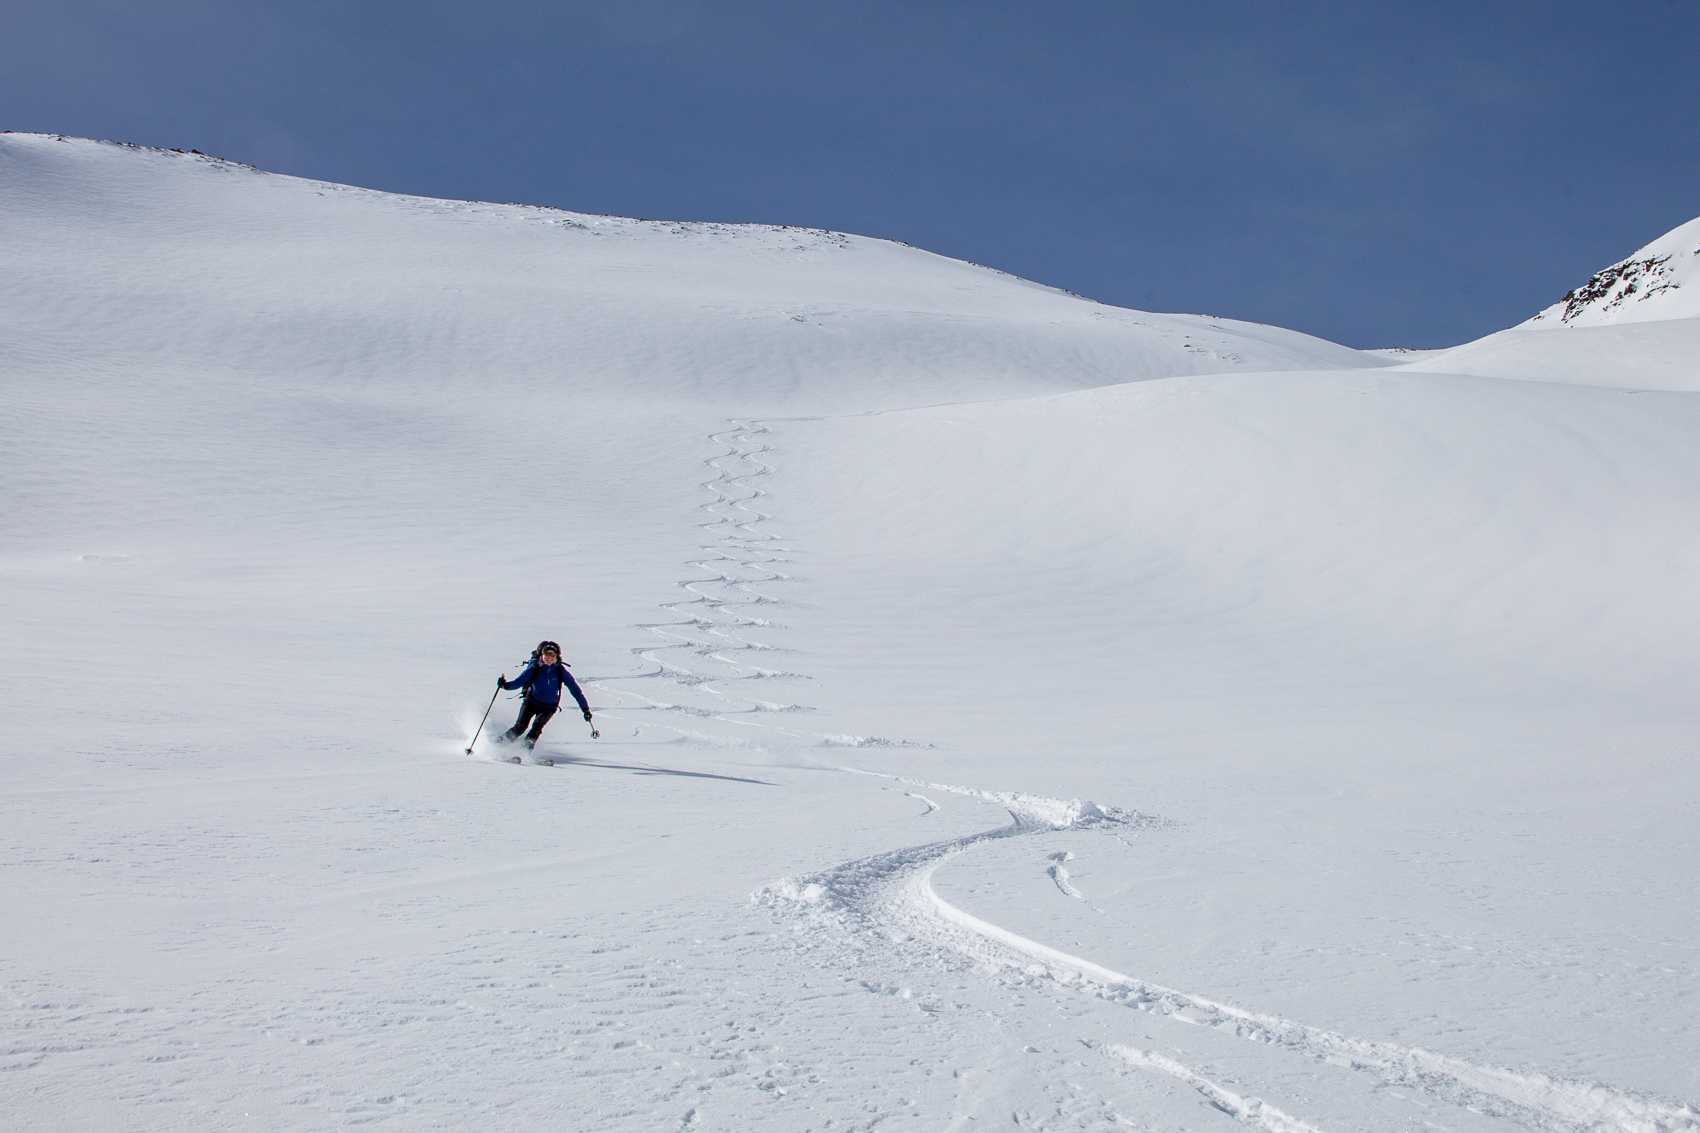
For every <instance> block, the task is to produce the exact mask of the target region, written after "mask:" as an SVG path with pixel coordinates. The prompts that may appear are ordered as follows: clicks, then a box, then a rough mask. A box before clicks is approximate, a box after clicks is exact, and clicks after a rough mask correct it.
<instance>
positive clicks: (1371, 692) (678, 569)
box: [0, 134, 1700, 1133]
mask: <svg viewBox="0 0 1700 1133" xmlns="http://www.w3.org/2000/svg"><path fill="white" fill-rule="evenodd" d="M1012 222H1018V220H1015V219H1012ZM1693 227H1694V226H1692V225H1690V226H1686V227H1685V228H1683V229H1679V230H1678V231H1677V233H1676V234H1673V235H1672V237H1670V238H1667V241H1676V240H1677V239H1678V237H1680V238H1681V239H1682V240H1687V241H1688V242H1689V243H1693V242H1694V238H1695V234H1694V232H1693ZM1683 233H1688V235H1687V236H1682V235H1681V234H1683ZM1663 246H1664V245H1663V243H1661V244H1657V245H1653V246H1650V247H1654V248H1655V249H1659V248H1663ZM1677 251H1680V249H1677V248H1675V245H1674V244H1673V245H1672V250H1671V251H1670V254H1671V255H1672V256H1673V257H1674V256H1675V255H1676V252H1677ZM1659 254H1661V255H1662V254H1665V253H1664V252H1663V251H1661V252H1660V253H1659ZM1643 258H1647V257H1643ZM1654 258H1656V257H1654ZM1671 262H1672V263H1674V262H1676V261H1675V259H1674V258H1673V260H1672V261H1671ZM1670 282H1673V283H1674V284H1680V285H1688V286H1686V288H1684V287H1681V286H1677V287H1673V288H1672V289H1671V290H1667V291H1664V292H1661V293H1660V294H1659V297H1658V298H1659V299H1660V300H1661V301H1662V302H1664V303H1665V304H1666V305H1667V307H1668V308H1669V309H1668V311H1667V314H1666V316H1664V317H1662V318H1661V319H1658V320H1648V319H1645V318H1641V319H1629V318H1627V317H1626V316H1623V315H1622V314H1621V313H1619V314H1616V315H1613V316H1612V317H1604V316H1602V317H1600V318H1594V317H1592V315H1590V317H1589V318H1588V319H1573V320H1571V321H1570V322H1566V321H1564V320H1562V319H1558V318H1556V317H1555V318H1548V319H1545V320H1544V321H1542V322H1539V323H1535V324H1532V325H1531V324H1526V325H1525V327H1522V328H1517V329H1515V330H1512V331H1507V332H1503V333H1502V334H1500V335H1494V336H1490V337H1489V338H1487V339H1484V340H1482V342H1480V343H1474V344H1469V345H1466V346H1463V347H1459V348H1456V349H1454V350H1450V351H1441V352H1419V353H1414V354H1410V355H1403V356H1402V355H1399V354H1397V353H1390V352H1357V351H1352V350H1349V349H1346V348H1344V347H1340V346H1337V345H1334V344H1331V343H1327V342H1322V341H1319V340H1317V339H1314V338H1309V337H1306V336H1304V335H1300V334H1296V333H1293V332H1289V331H1282V330H1277V329H1274V328H1270V327H1262V326H1254V325H1250V324H1245V323H1237V322H1233V321H1230V320H1221V319H1211V318H1206V317H1202V316H1183V315H1156V314H1146V313H1142V312H1134V311H1124V310H1119V309H1116V308H1112V307H1106V306H1103V305H1100V304H1097V303H1093V302H1090V301H1088V300H1084V299H1081V298H1078V297H1074V296H1070V295H1068V294H1066V293H1062V292H1058V291H1055V290H1052V289H1049V288H1044V287H1040V286H1037V285H1034V284H1031V283H1027V282H1024V281H1022V280H1019V279H1015V278H1013V277H1010V276H1007V275H1003V274H1000V273H997V272H993V271H990V270H988V269H985V268H979V267H975V266H972V265H966V264H962V263H958V262H955V261H951V260H947V259H944V258H941V257H938V256H934V255H930V254H928V253H925V252H922V251H919V250H916V249H912V248H907V247H903V246H901V245H896V244H891V243H887V242H882V241H878V240H870V239H864V238H860V237H853V236H842V235H838V234H833V233H825V232H815V231H803V230H798V229H784V228H768V227H761V226H735V225H716V224H672V223H657V222H645V221H632V220H622V219H617V218H609V217H592V216H582V215H577V214H571V213H563V212H556V211H551V210H546V209H537V208H529V207H522V206H514V205H486V204H463V203H456V202H446V201H434V200H425V199H420V198H412V197H401V196H392V195H388V194H383V193H378V192H372V191H367V190H360V189H351V188H347V187H345V186H337V185H327V184H321V183H317V182H311V181H304V180H299V179H294V178H288V177H281V176H275V175H269V174H263V173H259V172H257V171H254V170H250V169H248V168H246V167H242V166H235V165H231V164H228V163H224V162H219V161H216V160H214V159H210V158H204V157H201V156H198V155H193V154H190V155H183V154H176V153H167V152H161V151H156V150H145V149H138V148H134V147H124V146H116V145H112V144H108V143H97V142H90V141H83V140H77V139H65V138H57V137H49V136H43V135H18V134H11V135H5V136H0V375H3V381H4V401H3V403H0V410H3V411H0V485H3V491H4V495H3V497H0V498H3V501H4V507H3V510H0V523H3V527H0V538H3V543H0V586H3V588H4V589H3V596H4V605H3V609H4V611H5V613H4V621H3V622H0V626H3V628H4V646H5V648H4V649H3V650H0V676H3V680H0V696H3V697H4V705H5V712H4V722H5V727H6V736H5V743H4V745H3V746H0V799H3V804H0V805H3V808H4V809H3V812H0V847H3V853H0V886H3V888H0V894H3V905H0V907H3V910H4V913H3V915H0V989H3V994H0V1113H3V1114H4V1115H5V1118H4V1125H5V1127H6V1128H7V1129H14V1128H15V1129H27V1130H90V1131H92V1130H101V1131H110V1130H227V1129H232V1128H256V1129H266V1130H322V1129H340V1128H344V1127H353V1126H367V1125H372V1126H378V1127H385V1128H394V1129H402V1130H412V1129H418V1130H429V1129H455V1130H465V1129H477V1130H498V1131H505V1130H586V1131H589V1130H617V1131H627V1130H632V1131H636V1130H697V1131H710V1130H726V1131H740V1133H742V1131H771V1133H791V1131H801V1130H875V1129H877V1130H939V1131H943V1130H953V1131H964V1130H974V1129H994V1128H997V1129H1006V1128H1019V1129H1049V1130H1075V1129H1089V1130H1108V1129H1142V1130H1162V1131H1171V1130H1173V1131H1179V1130H1211V1129H1220V1130H1230V1129H1234V1128H1241V1127H1251V1128H1255V1129H1260V1130H1266V1131H1269V1133H1293V1131H1298V1133H1309V1131H1321V1133H1348V1131H1353V1130H1361V1131H1378V1133H1380V1131H1397V1130H1410V1131H1412V1133H1419V1131H1428V1130H1457V1131H1466V1133H1475V1131H1482V1133H1487V1131H1514V1130H1539V1131H1546V1133H1583V1131H1587V1133H1601V1131H1625V1133H1631V1131H1632V1133H1667V1131H1679V1130H1688V1131H1693V1130H1700V1108H1697V1106H1696V1104H1695V1103H1696V1102H1697V1101H1700V1024H1697V1021H1696V1013H1697V1008H1700V934H1697V932H1696V926H1697V913H1700V898H1697V896H1696V884H1695V882H1696V874H1697V869H1700V766H1697V762H1700V755H1697V752H1696V747H1697V741H1700V708H1697V707H1696V702H1697V697H1700V610H1697V605H1696V602H1695V601H1694V590H1695V578H1696V576H1697V574H1700V525H1697V524H1696V520H1695V515H1696V500H1697V499H1700V400H1697V399H1700V373H1697V371H1696V364H1697V363H1696V359H1700V318H1695V317H1693V316H1694V315H1695V314H1696V313H1697V312H1696V311H1695V310H1693V309H1692V308H1680V309H1679V308H1677V307H1675V306H1670V304H1672V303H1674V302H1675V301H1676V300H1677V299H1680V298H1681V297H1683V296H1689V292H1691V291H1693V289H1694V288H1695V287H1700V283H1692V282H1691V280H1690V277H1688V276H1683V277H1682V278H1681V279H1675V278H1674V277H1673V279H1672V280H1670ZM1695 294H1700V292H1695ZM1689 297H1690V298H1691V297H1692V296H1689ZM1632 301H1633V300H1632ZM1650 302H1651V300H1649V303H1650ZM1641 309H1642V308H1638V307H1636V308H1632V307H1629V306H1628V305H1627V304H1620V305H1619V307H1618V308H1616V310H1617V311H1619V312H1621V311H1623V310H1641ZM1649 309H1650V308H1649ZM1660 309H1661V310H1664V309H1666V308H1660ZM1677 314H1680V316H1681V317H1671V316H1672V315H1677ZM543 637H550V638H554V639H557V640H560V641H562V642H563V644H564V645H565V647H566V652H567V660H568V661H570V662H571V663H572V664H573V666H574V671H575V672H576V673H577V674H578V678H579V680H580V681H581V682H582V683H583V684H584V685H585V688H586V691H587V693H588V695H589V697H590V700H591V703H592V705H593V706H594V707H595V709H596V713H597V715H596V722H597V725H598V726H599V727H600V729H601V731H602V736H601V738H600V739H596V740H592V739H591V737H590V733H589V728H588V726H587V725H585V724H584V723H583V722H582V721H581V720H579V719H578V718H577V716H576V714H574V713H567V714H563V715H562V716H560V717H557V718H556V720H555V721H554V722H553V723H551V724H550V725H549V728H548V729H547V730H546V731H545V732H544V735H543V742H542V743H541V744H540V745H539V746H538V749H537V751H536V753H534V754H533V755H531V756H529V757H528V758H527V760H526V762H525V763H523V764H522V765H518V766H515V765H512V764H508V763H505V762H502V760H503V758H504V757H505V756H507V755H508V754H509V753H510V752H511V751H512V750H513V749H511V748H506V747H499V746H497V745H495V744H494V743H492V741H491V739H490V731H491V730H496V729H500V728H502V727H505V726H506V725H507V724H508V723H509V722H510V721H511V719H512V716H513V713H514V712H515V710H516V707H517V706H516V704H515V702H514V701H513V700H511V699H509V698H508V696H506V695H504V696H503V697H502V699H500V700H498V701H497V702H496V705H495V710H494V713H493V714H492V716H491V724H492V725H493V728H492V729H487V730H486V732H485V735H484V736H483V738H481V739H480V740H479V741H478V743H477V745H476V747H475V748H474V752H473V754H472V755H470V756H469V755H466V754H465V749H466V747H467V745H468V743H469V741H471V739H472V736H473V732H474V728H475V726H476V725H477V723H478V721H479V717H480V714H481V713H482V712H483V711H484V709H485V706H486V704H487V703H488V702H489V697H490V694H491V692H492V691H493V689H492V686H493V683H494V678H495V677H496V675H497V674H498V673H502V672H505V673H506V674H507V675H508V676H513V675H514V674H515V673H516V671H517V666H518V665H519V664H520V663H521V662H522V661H523V659H524V657H525V655H526V653H527V652H528V651H529V650H530V647H531V646H532V645H533V644H535V643H536V642H537V641H538V640H539V639H540V638H543ZM540 758H543V759H552V760H553V761H554V764H553V766H545V765H543V764H542V763H540V762H537V760H538V759H540Z"/></svg>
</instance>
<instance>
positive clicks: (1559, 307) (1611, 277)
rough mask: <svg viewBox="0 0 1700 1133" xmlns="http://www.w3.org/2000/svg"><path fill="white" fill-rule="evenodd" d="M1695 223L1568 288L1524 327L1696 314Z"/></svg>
mask: <svg viewBox="0 0 1700 1133" xmlns="http://www.w3.org/2000/svg"><path fill="white" fill-rule="evenodd" d="M1697 278H1700V218H1697V219H1695V220H1691V221H1689V222H1688V223H1687V224H1684V225H1682V226H1681V227H1679V228H1675V229H1673V230H1672V231H1670V232H1667V233H1665V234H1664V235H1663V236H1661V237H1659V238H1658V239H1657V240H1654V241H1653V242H1652V243H1651V244H1648V245H1647V246H1646V247H1645V248H1642V249H1640V250H1638V251H1637V252H1635V253H1634V254H1633V255H1630V256H1628V257H1627V258H1625V259H1621V260H1619V261H1618V262H1617V263H1615V264H1612V265H1611V266H1610V267H1608V268H1603V269H1601V270H1600V271H1597V272H1595V273H1594V274H1593V275H1592V276H1590V277H1589V278H1588V282H1586V283H1584V284H1583V285H1582V286H1580V287H1575V288H1572V289H1571V290H1570V291H1568V292H1566V293H1565V296H1564V298H1562V299H1560V300H1559V301H1558V302H1557V303H1554V304H1553V305H1552V306H1550V307H1548V308H1547V309H1546V310H1544V311H1542V312H1541V313H1540V314H1538V315H1536V316H1535V317H1534V318H1532V319H1530V320H1529V321H1528V322H1526V323H1524V324H1523V325H1524V326H1528V327H1533V326H1552V325H1558V326H1601V325H1605V324H1610V323H1627V322H1647V321H1650V320H1655V319H1680V318H1692V317H1694V316H1696V315H1700V294H1696V292H1700V286H1696V287H1691V288H1689V290H1687V291H1683V288H1684V286H1685V285H1688V284H1693V283H1695V281H1696V279H1697Z"/></svg>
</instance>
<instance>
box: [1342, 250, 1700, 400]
mask: <svg viewBox="0 0 1700 1133" xmlns="http://www.w3.org/2000/svg"><path fill="white" fill-rule="evenodd" d="M1551 332H1562V333H1551ZM1375 353H1380V352H1375ZM1390 357H1391V358H1392V360H1393V361H1395V362H1398V363H1402V366H1401V368H1402V369H1405V370H1409V371H1413V372H1423V373H1434V374H1470V375H1473V376H1476V377H1484V378H1516V379H1520V380H1526V381H1542V382H1562V383H1565V384H1571V385H1593V386H1611V387H1616V388H1621V389H1631V390H1685V391H1693V390H1700V220H1691V221H1689V222H1688V223H1687V224H1684V225H1682V226H1681V227H1680V228H1677V229H1674V230H1673V231H1671V232H1667V233H1666V234H1665V235H1663V236H1661V237H1659V239H1657V240H1655V241H1653V242H1652V243H1651V244H1648V245H1647V246H1646V247H1645V248H1642V249H1641V250H1640V251H1638V252H1636V253H1635V254H1634V255H1633V256H1630V257H1629V258H1628V259H1626V260H1623V261H1621V262H1619V263H1616V264H1613V265H1612V266H1611V267H1609V268H1605V269H1603V270H1601V271H1598V272H1595V273H1594V275H1593V277H1592V278H1591V279H1590V280H1589V281H1588V283H1587V284H1585V285H1584V286H1582V287H1578V288H1576V289H1575V290H1573V291H1571V292H1570V293H1569V294H1568V295H1566V296H1565V297H1564V298H1563V299H1562V300H1560V301H1559V302H1557V303H1555V304H1553V305H1552V306H1551V307H1548V308H1547V309H1546V310H1544V311H1542V312H1541V313H1540V314H1538V315H1536V316H1535V317H1534V318H1532V319H1530V320H1528V321H1527V322H1524V323H1519V324H1518V325H1517V326H1514V327H1511V328H1509V329H1507V330H1502V331H1499V332H1497V333H1495V334H1490V335H1488V336H1487V337H1485V338H1480V339H1477V340H1476V341H1475V342H1467V343H1465V344H1463V345H1462V346H1455V347H1453V348H1451V349H1450V350H1426V351H1420V352H1416V353H1415V354H1414V355H1413V356H1411V357H1410V358H1409V359H1403V358H1400V357H1399V356H1398V355H1396V354H1394V355H1390Z"/></svg>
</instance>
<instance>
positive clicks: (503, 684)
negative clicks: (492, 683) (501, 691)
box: [496, 673, 508, 688]
mask: <svg viewBox="0 0 1700 1133" xmlns="http://www.w3.org/2000/svg"><path fill="white" fill-rule="evenodd" d="M496 687H497V688H507V687H508V675H507V674H506V673H503V674H502V675H501V676H499V677H497V678H496Z"/></svg>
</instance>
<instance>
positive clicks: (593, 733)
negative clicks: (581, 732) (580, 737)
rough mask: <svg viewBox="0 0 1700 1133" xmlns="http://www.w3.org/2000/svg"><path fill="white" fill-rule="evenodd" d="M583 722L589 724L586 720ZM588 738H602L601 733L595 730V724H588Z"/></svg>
mask: <svg viewBox="0 0 1700 1133" xmlns="http://www.w3.org/2000/svg"><path fill="white" fill-rule="evenodd" d="M585 723H586V724H590V721H589V720H586V721H585ZM590 738H591V739H593V740H599V739H601V738H602V733H601V732H599V731H597V730H596V725H595V724H590Z"/></svg>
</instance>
